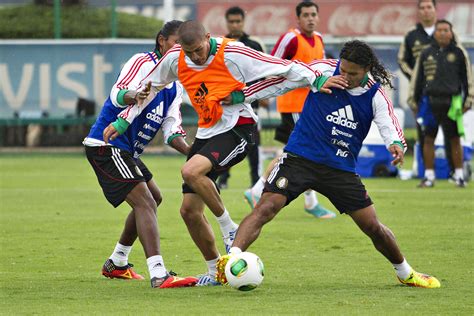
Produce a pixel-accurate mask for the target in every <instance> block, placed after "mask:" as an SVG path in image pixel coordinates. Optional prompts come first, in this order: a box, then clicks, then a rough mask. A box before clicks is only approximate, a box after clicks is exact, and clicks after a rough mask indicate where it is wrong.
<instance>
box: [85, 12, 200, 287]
mask: <svg viewBox="0 0 474 316" xmlns="http://www.w3.org/2000/svg"><path fill="white" fill-rule="evenodd" d="M181 23H182V22H180V21H170V22H168V23H167V24H165V25H164V27H163V29H162V30H161V31H160V32H159V33H158V35H157V37H156V48H155V50H154V51H153V52H147V53H140V54H136V55H134V56H133V57H132V58H131V59H130V60H129V61H128V62H127V63H126V64H125V66H124V67H123V68H122V70H121V72H120V75H119V77H118V79H117V82H116V83H115V85H114V87H113V89H112V92H111V95H110V97H109V98H108V99H107V100H106V101H105V103H104V106H103V108H102V111H101V112H100V114H99V117H98V118H97V121H96V122H95V124H94V125H93V126H92V128H91V130H90V132H89V135H88V136H87V137H86V138H85V139H84V142H83V143H84V145H85V151H86V155H87V159H88V160H89V162H90V164H91V166H92V168H93V169H94V171H95V173H96V175H97V179H98V181H99V184H100V186H101V187H102V190H103V192H104V195H105V197H106V198H107V200H108V201H109V202H110V204H112V205H113V206H114V207H117V206H119V205H120V204H121V203H122V202H123V201H126V202H127V203H128V204H129V205H130V206H131V208H132V211H131V212H130V214H129V215H128V217H127V219H126V221H125V227H124V230H123V232H122V235H121V236H120V240H119V241H118V243H117V245H116V246H115V249H114V251H113V253H112V255H111V256H110V258H109V259H108V260H107V261H106V262H105V264H104V266H103V268H102V274H103V275H104V276H105V277H108V278H119V279H139V280H141V279H144V278H143V276H141V275H139V274H137V273H136V272H135V271H134V270H133V269H132V265H131V264H130V263H129V262H128V255H129V253H130V251H131V248H132V245H133V243H134V242H135V240H136V239H137V237H138V238H139V239H140V242H141V244H142V246H143V249H144V251H145V256H146V258H147V264H148V270H149V273H150V279H151V286H152V287H153V288H171V287H183V286H193V285H194V284H195V283H196V282H197V279H196V278H194V277H186V278H179V277H176V276H175V275H174V274H173V273H171V272H170V273H169V272H168V271H167V270H166V268H165V264H164V262H163V258H162V256H161V254H160V238H159V232H158V225H157V217H156V208H157V206H158V205H159V204H160V202H161V199H162V197H161V193H160V190H159V188H158V186H157V185H156V183H155V181H154V180H153V179H152V177H153V175H152V174H151V172H150V171H149V170H148V168H147V167H146V166H145V164H144V163H143V162H142V161H141V160H140V158H139V157H140V155H141V154H142V152H143V150H144V148H145V147H146V146H147V144H148V143H149V142H150V141H151V140H152V139H153V138H154V137H155V135H156V133H157V132H158V131H159V130H160V129H161V130H162V132H163V136H164V139H165V143H167V144H169V145H171V146H172V147H173V148H175V149H176V150H178V151H179V152H181V153H182V154H184V155H187V154H188V152H189V148H190V147H189V146H188V144H187V143H186V141H185V140H184V136H185V135H186V134H185V132H184V130H183V129H182V128H181V114H180V106H181V102H182V94H183V88H182V87H181V85H180V84H179V83H172V84H170V85H168V86H166V88H165V89H163V90H161V91H160V92H159V93H157V94H156V93H152V92H151V89H150V84H148V85H147V86H145V87H143V88H140V86H139V84H140V83H141V81H142V79H143V78H144V76H146V75H147V74H148V72H149V71H150V69H151V68H153V67H154V66H155V64H156V63H157V62H158V60H159V59H160V58H161V56H162V55H163V54H164V53H165V52H166V51H167V50H168V49H170V48H171V47H172V46H173V45H174V44H176V41H177V34H176V33H177V29H178V27H179V26H180V25H181ZM135 104H137V105H138V106H133V105H135ZM131 111H135V112H136V113H134V115H135V116H136V117H135V119H134V121H133V122H129V121H127V118H128V117H129V115H130V112H131ZM117 116H119V117H120V121H119V122H118V123H113V124H114V126H115V128H116V129H117V130H120V129H121V126H123V125H125V126H128V125H129V126H128V129H127V130H126V131H123V132H122V133H121V135H114V138H113V139H104V137H103V134H104V130H106V129H107V128H108V126H109V124H111V123H112V122H115V121H116V119H117Z"/></svg>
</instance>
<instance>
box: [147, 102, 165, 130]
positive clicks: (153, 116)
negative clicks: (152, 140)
mask: <svg viewBox="0 0 474 316" xmlns="http://www.w3.org/2000/svg"><path fill="white" fill-rule="evenodd" d="M146 118H147V119H149V120H152V121H153V122H156V123H158V124H161V123H162V122H163V101H161V102H160V104H159V105H158V106H157V107H156V108H154V109H153V110H151V112H148V113H147V114H146Z"/></svg>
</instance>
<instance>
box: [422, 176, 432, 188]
mask: <svg viewBox="0 0 474 316" xmlns="http://www.w3.org/2000/svg"><path fill="white" fill-rule="evenodd" d="M418 187H419V188H432V187H434V181H432V180H428V179H427V178H424V179H423V180H421V182H420V184H418Z"/></svg>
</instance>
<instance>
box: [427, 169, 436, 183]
mask: <svg viewBox="0 0 474 316" xmlns="http://www.w3.org/2000/svg"><path fill="white" fill-rule="evenodd" d="M425 178H426V179H428V180H430V181H434V179H435V173H434V170H433V169H426V170H425Z"/></svg>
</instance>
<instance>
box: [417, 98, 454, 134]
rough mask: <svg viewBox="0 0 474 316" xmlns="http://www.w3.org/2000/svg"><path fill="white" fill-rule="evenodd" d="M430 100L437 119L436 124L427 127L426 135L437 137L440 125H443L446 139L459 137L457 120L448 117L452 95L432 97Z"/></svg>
mask: <svg viewBox="0 0 474 316" xmlns="http://www.w3.org/2000/svg"><path fill="white" fill-rule="evenodd" d="M429 100H430V106H431V111H432V112H433V116H434V118H435V120H436V126H435V127H426V129H425V135H427V136H430V137H433V138H436V135H437V134H438V128H439V125H441V128H442V129H443V134H444V138H445V139H451V138H453V137H459V136H460V135H459V132H458V126H457V124H456V121H453V120H452V119H450V118H449V117H448V111H449V108H450V107H451V97H430V98H429Z"/></svg>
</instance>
